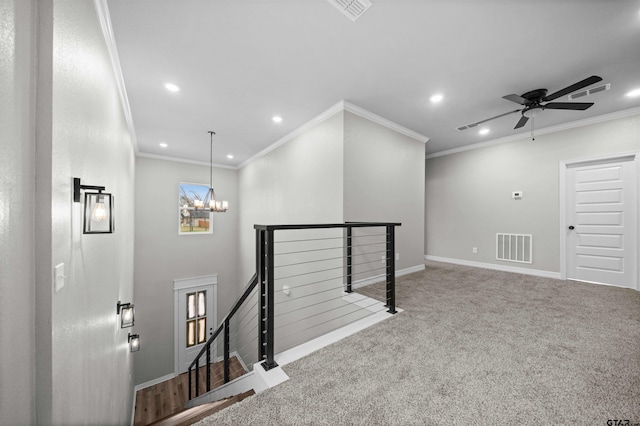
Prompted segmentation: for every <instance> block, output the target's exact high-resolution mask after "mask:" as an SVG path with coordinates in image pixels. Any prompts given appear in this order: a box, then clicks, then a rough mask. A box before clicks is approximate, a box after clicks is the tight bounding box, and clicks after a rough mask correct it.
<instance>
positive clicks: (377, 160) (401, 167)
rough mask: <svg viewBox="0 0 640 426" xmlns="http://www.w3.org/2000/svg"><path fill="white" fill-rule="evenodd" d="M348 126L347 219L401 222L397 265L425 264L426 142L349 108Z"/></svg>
mask: <svg viewBox="0 0 640 426" xmlns="http://www.w3.org/2000/svg"><path fill="white" fill-rule="evenodd" d="M344 129H345V135H344V164H345V166H344V220H345V221H350V222H353V221H360V222H401V223H402V226H400V227H399V228H397V229H396V253H398V254H400V260H399V261H398V262H396V269H405V268H410V267H415V266H420V265H422V264H423V263H424V256H423V255H422V251H423V247H424V241H423V235H424V179H423V177H424V162H423V161H422V158H424V143H422V142H420V141H417V140H415V139H413V138H410V137H408V136H405V135H402V134H400V133H398V132H396V131H393V130H391V129H388V128H386V127H384V126H381V125H379V124H377V123H374V122H372V121H370V120H367V119H365V118H362V117H360V116H357V115H355V114H352V113H349V112H346V113H345V123H344ZM381 273H383V271H378V274H381Z"/></svg>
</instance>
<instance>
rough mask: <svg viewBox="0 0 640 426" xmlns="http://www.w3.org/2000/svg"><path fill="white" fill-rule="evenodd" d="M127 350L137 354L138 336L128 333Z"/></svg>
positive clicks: (138, 347) (138, 348)
mask: <svg viewBox="0 0 640 426" xmlns="http://www.w3.org/2000/svg"><path fill="white" fill-rule="evenodd" d="M128 339H129V350H130V351H131V352H138V351H139V350H140V335H139V334H131V333H129V338H128Z"/></svg>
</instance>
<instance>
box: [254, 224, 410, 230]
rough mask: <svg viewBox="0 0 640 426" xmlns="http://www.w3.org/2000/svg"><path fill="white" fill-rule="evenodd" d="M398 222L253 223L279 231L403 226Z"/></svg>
mask: <svg viewBox="0 0 640 426" xmlns="http://www.w3.org/2000/svg"><path fill="white" fill-rule="evenodd" d="M401 225H402V224H401V223H398V222H346V223H320V224H317V223H314V224H303V225H253V229H258V230H261V231H278V230H282V229H319V228H320V229H322V228H374V227H378V226H401Z"/></svg>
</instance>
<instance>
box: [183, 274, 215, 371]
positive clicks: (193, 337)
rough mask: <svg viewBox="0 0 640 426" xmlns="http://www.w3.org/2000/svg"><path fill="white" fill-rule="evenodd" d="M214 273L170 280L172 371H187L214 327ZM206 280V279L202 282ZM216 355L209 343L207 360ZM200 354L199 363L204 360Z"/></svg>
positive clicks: (212, 358)
mask: <svg viewBox="0 0 640 426" xmlns="http://www.w3.org/2000/svg"><path fill="white" fill-rule="evenodd" d="M212 278H213V279H215V283H217V277H216V276H211V277H198V278H191V279H186V280H175V281H174V330H175V331H174V345H175V373H176V374H181V373H184V372H185V371H187V369H188V368H189V365H190V364H191V363H192V362H193V360H194V359H195V357H196V355H197V354H198V353H199V352H200V350H201V349H202V348H203V347H204V344H205V343H206V341H207V339H209V336H210V335H211V332H213V331H214V330H215V327H216V312H215V299H216V291H215V290H216V288H215V283H214V282H212ZM206 281H209V282H208V283H206ZM215 357H216V354H215V345H214V346H213V347H212V352H211V362H214V360H215ZM205 362H206V361H205V359H204V358H202V360H201V362H200V365H204V364H205Z"/></svg>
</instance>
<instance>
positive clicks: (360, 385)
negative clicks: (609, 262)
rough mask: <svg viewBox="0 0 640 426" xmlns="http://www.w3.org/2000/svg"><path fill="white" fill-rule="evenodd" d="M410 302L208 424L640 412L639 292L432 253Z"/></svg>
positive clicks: (601, 417) (456, 421)
mask: <svg viewBox="0 0 640 426" xmlns="http://www.w3.org/2000/svg"><path fill="white" fill-rule="evenodd" d="M360 291H361V292H363V293H367V294H369V295H378V296H381V295H382V294H383V292H384V285H383V284H382V285H380V284H379V285H375V286H370V287H368V288H366V289H360ZM397 306H399V307H401V308H403V309H405V311H404V312H402V313H400V314H397V315H396V316H394V317H393V318H391V319H389V320H386V321H383V322H382V323H379V324H377V325H375V326H373V327H370V328H368V329H366V330H364V331H363V332H360V333H357V334H356V335H353V336H351V337H348V338H346V339H344V340H342V341H340V342H338V343H336V344H333V345H331V346H328V347H326V348H324V349H322V350H320V351H318V352H315V353H313V354H311V355H310V356H308V357H306V358H303V359H301V360H299V361H296V362H294V363H291V364H289V365H287V366H286V367H284V370H285V372H286V373H287V374H288V375H289V377H290V380H288V381H287V382H285V383H283V384H281V385H279V386H277V387H275V388H272V389H269V390H267V391H266V392H264V393H262V394H259V395H255V396H253V397H250V398H247V399H245V400H244V401H242V402H240V403H238V404H236V405H234V406H232V407H230V408H228V409H226V410H224V411H222V412H220V413H217V414H215V415H213V416H211V417H208V418H206V419H204V420H203V421H202V422H200V423H198V424H199V425H220V424H224V425H287V424H306V425H311V424H313V425H316V424H326V425H337V424H352V425H383V424H393V425H413V424H415V425H445V424H446V425H462V424H464V425H499V424H506V425H507V424H508V425H513V424H518V425H564V424H572V425H606V424H607V421H608V420H613V419H623V420H629V421H630V423H631V424H633V423H640V293H639V292H636V291H634V290H628V289H621V288H615V287H607V286H598V285H592V284H583V283H576V282H571V281H559V280H553V279H545V278H538V277H532V276H526V275H519V274H511V273H503V272H496V271H490V270H484V269H476V268H470V267H464V266H456V265H450V264H444V263H436V262H427V263H426V270H425V271H424V272H420V273H416V274H412V275H408V276H405V277H402V278H400V279H399V280H398V282H397Z"/></svg>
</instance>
